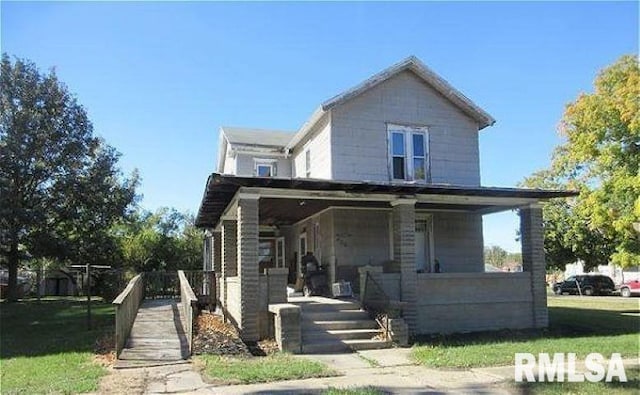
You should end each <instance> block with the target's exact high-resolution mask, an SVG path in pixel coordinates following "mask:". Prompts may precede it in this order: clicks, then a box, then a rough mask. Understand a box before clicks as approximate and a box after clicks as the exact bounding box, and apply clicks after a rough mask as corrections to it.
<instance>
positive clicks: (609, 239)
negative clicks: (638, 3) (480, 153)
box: [524, 56, 640, 268]
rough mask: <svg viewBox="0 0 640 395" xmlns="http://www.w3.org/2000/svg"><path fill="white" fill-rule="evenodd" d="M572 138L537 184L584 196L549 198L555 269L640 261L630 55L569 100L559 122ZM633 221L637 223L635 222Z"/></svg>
mask: <svg viewBox="0 0 640 395" xmlns="http://www.w3.org/2000/svg"><path fill="white" fill-rule="evenodd" d="M560 133H561V135H562V136H563V137H564V139H565V142H564V143H563V144H562V145H560V146H559V147H557V148H556V150H555V152H554V154H553V158H552V164H551V168H550V169H548V170H543V171H541V172H538V173H536V174H534V175H533V176H531V177H529V178H528V179H526V180H525V182H524V184H525V185H527V186H530V187H552V188H565V187H568V188H571V189H576V190H578V191H580V196H579V197H578V198H576V199H573V200H569V201H555V202H551V203H547V204H546V205H545V208H544V215H545V237H546V240H545V250H546V253H547V260H548V263H549V264H550V265H551V266H560V265H563V264H565V263H569V262H572V261H575V259H582V260H583V261H584V262H585V266H586V267H588V268H591V267H594V266H597V265H599V264H607V263H608V262H609V261H611V262H613V263H615V264H618V265H620V266H622V267H628V266H634V265H639V264H640V233H638V231H637V230H636V229H635V228H636V227H638V226H640V68H639V65H638V59H637V57H634V56H623V57H622V58H620V59H619V60H618V61H617V62H616V63H615V64H613V65H612V66H610V67H607V68H606V69H604V70H603V71H601V72H600V74H599V75H598V77H597V78H596V80H595V89H594V92H593V93H589V94H587V93H583V94H581V95H580V96H579V97H578V98H577V99H576V100H575V101H574V102H573V103H570V104H569V105H568V106H567V108H566V110H565V113H564V116H563V118H562V121H561V124H560ZM634 224H638V225H635V226H634Z"/></svg>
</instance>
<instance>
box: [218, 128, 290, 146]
mask: <svg viewBox="0 0 640 395" xmlns="http://www.w3.org/2000/svg"><path fill="white" fill-rule="evenodd" d="M220 130H221V132H222V133H224V135H225V137H226V138H227V141H228V142H229V143H231V144H243V145H260V146H267V147H285V146H286V145H287V143H289V141H291V138H292V137H293V136H294V133H295V132H286V131H282V130H267V129H255V128H237V127H232V126H223V127H221V128H220Z"/></svg>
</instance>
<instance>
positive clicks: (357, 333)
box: [303, 329, 380, 342]
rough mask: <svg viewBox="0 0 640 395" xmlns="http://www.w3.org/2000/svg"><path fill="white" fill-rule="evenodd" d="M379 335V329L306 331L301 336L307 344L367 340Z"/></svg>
mask: <svg viewBox="0 0 640 395" xmlns="http://www.w3.org/2000/svg"><path fill="white" fill-rule="evenodd" d="M379 333H380V330H379V329H336V330H327V331H307V332H305V333H304V334H303V337H304V340H305V341H308V342H314V341H323V340H353V339H361V340H368V339H372V338H373V337H374V336H376V335H378V334H379Z"/></svg>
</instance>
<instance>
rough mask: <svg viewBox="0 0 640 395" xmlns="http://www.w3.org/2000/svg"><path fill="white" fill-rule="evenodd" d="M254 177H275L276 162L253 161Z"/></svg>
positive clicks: (267, 160)
mask: <svg viewBox="0 0 640 395" xmlns="http://www.w3.org/2000/svg"><path fill="white" fill-rule="evenodd" d="M254 175H256V176H258V177H275V175H276V161H275V160H270V159H254Z"/></svg>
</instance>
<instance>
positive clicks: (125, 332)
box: [113, 270, 198, 358]
mask: <svg viewBox="0 0 640 395" xmlns="http://www.w3.org/2000/svg"><path fill="white" fill-rule="evenodd" d="M170 277H172V278H170ZM178 292H179V293H178ZM177 296H179V297H180V303H179V304H180V306H179V307H178V306H176V307H178V308H179V311H180V314H178V313H177V311H178V310H176V314H171V310H170V309H168V310H166V317H165V318H166V319H165V318H161V320H164V321H167V323H169V322H171V325H174V324H176V323H174V321H175V320H176V319H177V320H179V321H182V322H181V323H178V324H179V325H177V326H179V327H182V328H183V329H182V330H178V332H177V333H176V335H177V336H178V337H181V335H180V334H181V333H183V336H182V339H185V338H186V343H187V344H186V346H187V347H188V350H187V353H186V354H187V355H186V356H185V357H188V356H189V355H191V353H192V352H193V349H192V344H193V329H194V324H195V317H196V316H197V304H198V298H197V297H196V295H195V293H194V292H193V289H192V287H191V285H190V284H189V280H188V279H187V276H186V275H185V273H184V271H182V270H179V271H178V272H177V273H176V272H153V273H141V274H138V275H137V276H135V277H134V278H133V279H131V281H129V284H128V285H127V287H126V288H125V289H124V290H123V291H122V293H120V295H118V297H117V298H116V299H115V300H114V301H113V305H114V306H115V310H116V333H115V336H116V338H115V343H116V344H115V346H116V355H117V357H118V358H120V355H121V353H122V350H123V349H124V348H125V347H126V348H127V353H130V348H135V347H136V344H145V343H148V342H150V341H152V340H151V339H139V338H137V339H136V341H133V339H131V340H132V341H130V342H129V343H128V342H127V339H129V337H130V336H133V335H132V332H136V337H139V336H140V335H143V337H145V336H144V333H145V332H149V331H148V329H147V330H145V329H144V327H143V326H140V325H143V323H142V322H140V323H136V316H138V311H139V310H144V311H145V312H146V311H147V310H146V309H148V308H150V307H145V306H147V304H149V302H150V301H147V302H145V304H144V305H143V306H142V309H141V305H142V302H143V300H144V299H145V297H147V298H148V299H158V298H160V299H161V300H165V301H166V303H169V302H170V303H171V304H173V305H174V306H175V305H176V302H172V300H175V298H176V297H177ZM161 300H158V302H160V301H161ZM156 308H157V306H156ZM145 314H146V313H145ZM158 314H159V313H158V312H156V313H154V317H156V318H155V319H159V318H158ZM161 314H165V313H161ZM174 315H175V317H174ZM178 315H179V316H180V317H178ZM145 317H146V316H145ZM162 317H164V315H163V316H162ZM144 320H148V318H144ZM144 320H143V321H144ZM136 328H137V329H136ZM149 336H151V335H149ZM146 337H148V336H146ZM154 341H155V340H154ZM180 343H181V342H177V343H175V344H178V347H179V348H180V346H179V345H180ZM172 344H173V343H172ZM182 350H183V353H182V354H183V355H184V354H185V353H184V348H182Z"/></svg>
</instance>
